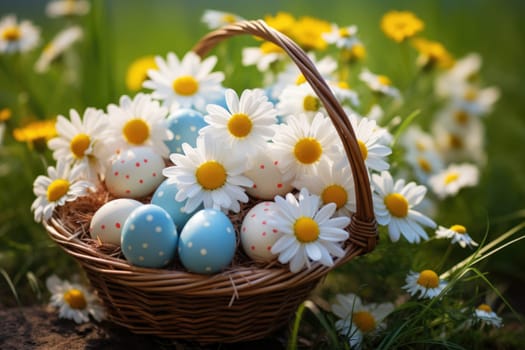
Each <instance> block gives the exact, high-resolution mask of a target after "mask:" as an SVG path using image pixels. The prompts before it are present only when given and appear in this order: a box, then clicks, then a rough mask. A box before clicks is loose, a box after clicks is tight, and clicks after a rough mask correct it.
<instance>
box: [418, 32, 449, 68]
mask: <svg viewBox="0 0 525 350" xmlns="http://www.w3.org/2000/svg"><path fill="white" fill-rule="evenodd" d="M412 45H413V46H414V47H415V48H416V50H417V51H418V52H419V57H418V64H419V65H420V66H422V67H423V68H428V69H431V68H433V67H438V68H444V69H447V68H451V67H452V66H453V65H454V59H453V58H452V56H451V54H450V53H449V52H448V51H447V49H446V48H445V47H444V46H443V45H442V44H441V43H439V42H437V41H431V40H427V39H423V38H416V39H414V40H413V41H412Z"/></svg>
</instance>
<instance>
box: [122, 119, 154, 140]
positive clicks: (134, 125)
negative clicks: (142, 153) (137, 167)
mask: <svg viewBox="0 0 525 350" xmlns="http://www.w3.org/2000/svg"><path fill="white" fill-rule="evenodd" d="M122 133H123V134H124V137H125V138H126V141H128V142H129V143H131V144H134V145H141V144H143V143H144V142H145V141H146V140H147V139H148V138H149V126H148V124H146V122H145V121H144V120H142V119H140V118H134V119H130V120H128V121H127V122H126V124H125V125H124V128H123V129H122Z"/></svg>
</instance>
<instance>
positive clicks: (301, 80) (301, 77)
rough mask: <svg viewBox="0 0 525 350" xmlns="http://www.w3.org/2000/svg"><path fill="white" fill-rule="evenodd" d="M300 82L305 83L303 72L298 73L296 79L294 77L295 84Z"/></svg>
mask: <svg viewBox="0 0 525 350" xmlns="http://www.w3.org/2000/svg"><path fill="white" fill-rule="evenodd" d="M302 83H306V78H305V77H304V75H303V74H299V75H298V76H297V79H295V85H301V84H302Z"/></svg>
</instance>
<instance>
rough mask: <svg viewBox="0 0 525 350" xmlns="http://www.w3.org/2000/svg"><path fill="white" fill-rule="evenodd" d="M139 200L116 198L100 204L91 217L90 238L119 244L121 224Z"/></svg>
mask: <svg viewBox="0 0 525 350" xmlns="http://www.w3.org/2000/svg"><path fill="white" fill-rule="evenodd" d="M141 205H142V203H141V202H139V201H136V200H134V199H130V198H118V199H114V200H112V201H109V202H107V203H106V204H104V205H103V206H101V207H100V208H99V209H98V210H97V211H96V212H95V214H94V215H93V217H92V218H91V222H90V223H89V233H90V235H91V238H93V239H99V240H100V241H101V242H102V243H111V244H117V245H120V236H121V233H122V226H124V222H126V219H127V218H128V216H129V214H130V213H131V212H132V211H133V210H134V209H135V208H137V207H140V206H141Z"/></svg>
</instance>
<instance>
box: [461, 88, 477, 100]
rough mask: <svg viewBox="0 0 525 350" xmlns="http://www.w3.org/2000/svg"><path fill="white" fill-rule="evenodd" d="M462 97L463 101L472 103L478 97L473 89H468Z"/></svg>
mask: <svg viewBox="0 0 525 350" xmlns="http://www.w3.org/2000/svg"><path fill="white" fill-rule="evenodd" d="M463 97H464V98H465V100H467V101H470V102H472V101H475V100H476V98H477V97H478V92H477V91H476V90H475V89H469V90H467V91H466V92H465V94H464V96H463Z"/></svg>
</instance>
